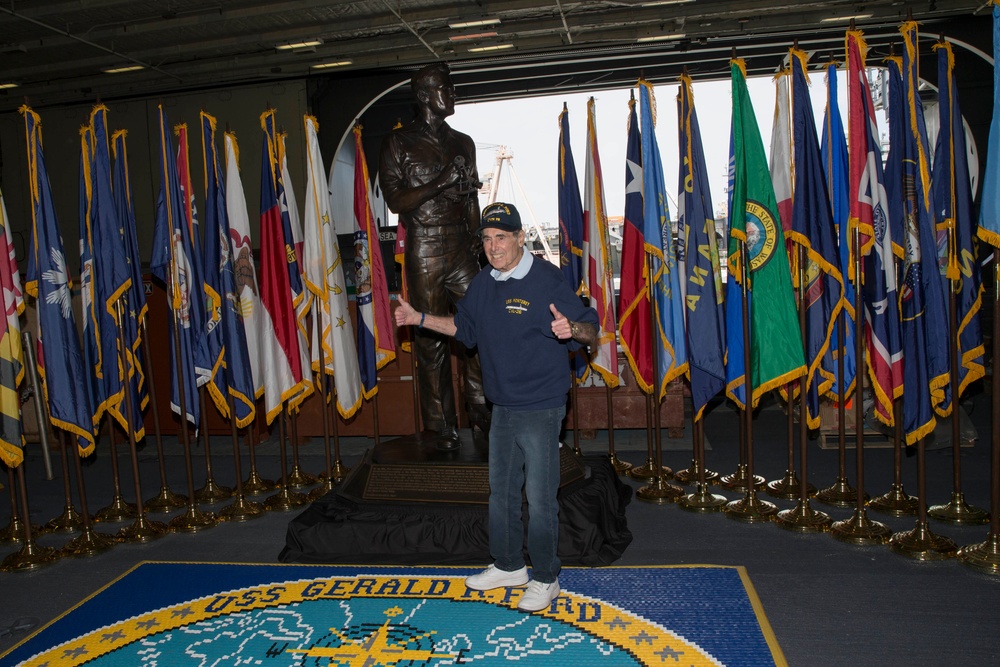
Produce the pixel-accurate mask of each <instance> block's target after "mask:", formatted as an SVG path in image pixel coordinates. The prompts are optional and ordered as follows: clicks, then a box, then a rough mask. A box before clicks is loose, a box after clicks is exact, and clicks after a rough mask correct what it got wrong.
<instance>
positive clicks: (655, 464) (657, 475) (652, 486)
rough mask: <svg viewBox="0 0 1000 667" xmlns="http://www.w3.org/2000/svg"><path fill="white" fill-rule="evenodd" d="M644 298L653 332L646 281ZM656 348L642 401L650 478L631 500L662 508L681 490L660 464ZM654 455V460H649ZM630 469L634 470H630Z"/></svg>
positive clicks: (648, 260)
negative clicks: (650, 436)
mask: <svg viewBox="0 0 1000 667" xmlns="http://www.w3.org/2000/svg"><path fill="white" fill-rule="evenodd" d="M645 256H646V275H647V276H653V258H652V257H651V256H650V254H649V253H646V254H645ZM646 296H647V298H648V299H649V303H650V306H651V307H650V309H649V316H650V327H651V328H652V331H653V332H654V333H655V332H657V331H659V326H658V325H657V315H656V308H654V307H652V305H653V303H654V301H653V284H652V281H647V282H646ZM654 338H656V336H654ZM656 347H657V342H655V341H654V343H653V345H652V346H651V348H652V353H653V391H651V392H650V393H649V396H648V397H647V399H646V406H647V408H649V406H650V404H652V408H653V411H652V412H653V428H654V430H653V432H654V434H655V438H654V440H655V442H654V443H651V444H650V447H649V453H650V457H651V458H650V459H649V462H648V463H647V465H648V466H649V468H650V472H651V473H652V477H651V478H650V480H649V481H650V483H649V484H647V485H646V486H644V487H642V488H640V489H638V490H637V491H636V492H635V497H636V498H638V499H639V500H645V501H646V502H650V503H656V504H658V505H664V504H666V503H674V502H677V501H678V500H679V499H680V498H681V497H682V496H683V495H684V489H682V488H681V487H679V486H677V485H676V484H670V483H669V482H668V481H667V480H669V479H670V478H671V477H673V476H674V472H673V470H671V469H670V468H667V467H665V466H664V465H663V441H662V440H661V434H660V397H659V384H660V378H659V354H657V349H656ZM574 382H575V380H574ZM648 423H649V422H648V417H647V433H648V428H649V427H648ZM654 455H655V458H652V457H653V456H654ZM633 470H635V469H634V468H633ZM630 472H631V471H630Z"/></svg>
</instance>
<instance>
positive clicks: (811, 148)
mask: <svg viewBox="0 0 1000 667" xmlns="http://www.w3.org/2000/svg"><path fill="white" fill-rule="evenodd" d="M807 58H808V56H807V55H806V53H805V51H801V50H799V49H791V51H789V59H790V61H791V75H792V96H791V97H792V146H793V151H794V153H793V162H792V164H793V165H794V171H793V173H794V189H793V193H794V196H793V201H792V226H791V229H790V230H789V236H790V237H791V240H792V241H793V242H794V243H795V244H796V245H797V246H798V247H799V248H801V250H802V251H803V253H804V262H800V263H799V272H800V275H801V280H800V281H799V290H800V291H799V297H800V307H804V308H805V332H804V333H805V341H804V344H805V349H804V351H805V357H806V424H807V425H808V426H809V428H811V429H815V428H819V425H820V419H819V407H820V397H821V396H829V397H831V398H836V395H835V394H832V395H831V392H830V389H831V387H832V386H833V383H834V380H835V379H836V360H835V359H834V357H833V354H832V353H831V338H832V336H833V328H834V325H835V324H836V321H837V317H838V316H839V315H840V312H841V310H842V309H843V307H844V278H843V275H842V274H841V272H840V256H839V254H838V249H837V236H836V230H835V229H834V225H833V214H832V212H831V209H830V196H829V194H828V193H827V191H826V182H825V181H824V173H823V163H822V157H821V155H820V150H819V140H818V138H817V137H816V120H815V118H814V117H813V110H812V103H811V101H810V98H809V83H808V77H807V75H806V59H807Z"/></svg>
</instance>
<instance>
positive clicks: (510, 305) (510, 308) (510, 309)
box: [504, 299, 531, 315]
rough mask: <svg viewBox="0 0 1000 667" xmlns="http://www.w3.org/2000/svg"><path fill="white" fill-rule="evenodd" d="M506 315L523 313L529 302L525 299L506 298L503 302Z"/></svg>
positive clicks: (526, 309)
mask: <svg viewBox="0 0 1000 667" xmlns="http://www.w3.org/2000/svg"><path fill="white" fill-rule="evenodd" d="M504 306H505V307H506V308H507V314H508V315H524V314H525V313H526V312H528V307H529V306H531V302H530V301H528V300H526V299H507V301H506V302H505V303H504Z"/></svg>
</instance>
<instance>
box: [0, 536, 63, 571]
mask: <svg viewBox="0 0 1000 667" xmlns="http://www.w3.org/2000/svg"><path fill="white" fill-rule="evenodd" d="M60 555H61V554H60V553H59V552H58V551H56V550H55V549H53V548H52V547H40V546H38V545H37V544H35V543H34V542H29V543H28V544H26V545H24V546H23V547H21V550H20V551H18V552H17V553H12V554H11V555H9V556H7V557H6V558H4V559H3V561H2V562H0V572H31V571H32V570H37V569H38V568H40V567H44V566H46V565H51V564H52V563H54V562H56V561H57V560H59V557H60Z"/></svg>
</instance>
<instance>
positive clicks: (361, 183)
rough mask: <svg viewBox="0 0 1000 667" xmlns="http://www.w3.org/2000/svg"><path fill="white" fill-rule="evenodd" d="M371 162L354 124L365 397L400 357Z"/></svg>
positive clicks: (371, 394) (357, 263) (357, 278)
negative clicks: (375, 209)
mask: <svg viewBox="0 0 1000 667" xmlns="http://www.w3.org/2000/svg"><path fill="white" fill-rule="evenodd" d="M369 183H370V181H369V180H368V162H367V161H366V160H365V151H364V148H363V146H362V144H361V126H360V125H355V126H354V275H355V285H356V286H357V288H356V289H357V292H356V294H357V307H358V338H357V340H358V363H359V366H360V368H361V383H362V384H363V385H364V397H365V398H366V399H371V398H372V397H374V396H375V394H376V393H378V370H379V369H380V368H382V367H383V366H385V365H386V364H387V363H389V362H390V361H392V360H393V359H395V358H396V348H395V344H394V343H393V338H392V330H393V326H392V314H391V313H390V311H389V288H388V286H387V284H386V280H385V269H384V268H383V267H382V248H381V247H380V245H379V238H378V229H376V228H375V216H374V215H373V214H372V205H371V194H370V193H369V191H368V184H369Z"/></svg>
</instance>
